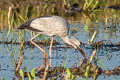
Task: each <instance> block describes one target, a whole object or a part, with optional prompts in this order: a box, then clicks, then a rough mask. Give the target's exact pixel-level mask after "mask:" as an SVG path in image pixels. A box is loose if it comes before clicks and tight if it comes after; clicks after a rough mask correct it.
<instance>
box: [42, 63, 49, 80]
mask: <svg viewBox="0 0 120 80" xmlns="http://www.w3.org/2000/svg"><path fill="white" fill-rule="evenodd" d="M48 69H49V66H48V65H47V66H46V68H45V71H44V76H43V80H47V73H48Z"/></svg>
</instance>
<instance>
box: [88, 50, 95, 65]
mask: <svg viewBox="0 0 120 80" xmlns="http://www.w3.org/2000/svg"><path fill="white" fill-rule="evenodd" d="M95 53H96V49H95V50H94V51H93V52H92V54H91V56H90V59H89V63H91V62H92V60H93V58H94V56H95Z"/></svg>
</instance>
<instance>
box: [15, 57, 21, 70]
mask: <svg viewBox="0 0 120 80" xmlns="http://www.w3.org/2000/svg"><path fill="white" fill-rule="evenodd" d="M22 61H23V56H21V58H20V60H19V62H18V65H17V67H16V72H18V70H19V68H20V66H21V64H22Z"/></svg>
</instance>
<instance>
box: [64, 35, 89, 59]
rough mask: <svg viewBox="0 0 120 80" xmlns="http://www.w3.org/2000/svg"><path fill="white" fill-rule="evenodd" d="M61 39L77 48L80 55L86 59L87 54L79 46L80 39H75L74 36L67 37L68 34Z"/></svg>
mask: <svg viewBox="0 0 120 80" xmlns="http://www.w3.org/2000/svg"><path fill="white" fill-rule="evenodd" d="M62 39H63V40H64V41H65V43H67V44H69V45H71V46H72V47H74V48H75V49H77V50H79V51H80V52H81V54H82V56H83V57H84V58H85V59H87V56H86V55H85V53H84V51H83V50H82V49H81V48H80V45H81V44H80V41H79V40H77V39H75V38H74V37H71V38H68V36H66V37H62Z"/></svg>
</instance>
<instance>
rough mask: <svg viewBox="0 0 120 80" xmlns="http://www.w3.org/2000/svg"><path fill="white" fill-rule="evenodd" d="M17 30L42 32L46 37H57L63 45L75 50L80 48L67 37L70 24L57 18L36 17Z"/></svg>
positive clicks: (77, 42) (73, 39)
mask: <svg viewBox="0 0 120 80" xmlns="http://www.w3.org/2000/svg"><path fill="white" fill-rule="evenodd" d="M18 29H28V30H32V31H37V32H42V34H46V35H48V36H54V35H56V36H59V37H61V38H62V39H63V40H64V42H65V43H67V44H69V45H71V46H73V47H74V48H75V49H77V48H79V47H80V42H79V41H78V40H77V39H75V38H73V37H71V38H69V37H68V33H69V29H70V24H69V23H68V21H67V20H65V19H64V18H62V17H59V16H49V17H38V18H34V19H31V20H29V21H27V22H25V23H24V24H22V25H21V26H20V27H19V28H18Z"/></svg>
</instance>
